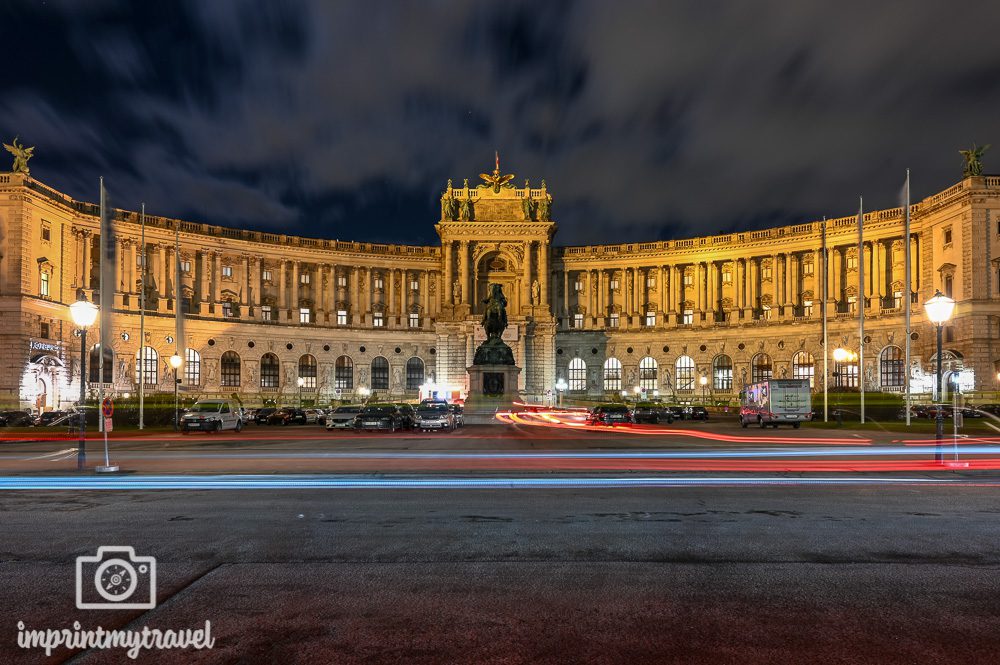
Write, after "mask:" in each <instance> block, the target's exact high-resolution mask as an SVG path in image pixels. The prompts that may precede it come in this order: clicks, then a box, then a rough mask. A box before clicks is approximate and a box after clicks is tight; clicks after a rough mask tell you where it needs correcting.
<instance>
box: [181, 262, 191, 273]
mask: <svg viewBox="0 0 1000 665" xmlns="http://www.w3.org/2000/svg"><path fill="white" fill-rule="evenodd" d="M181 272H182V273H184V274H185V275H189V274H191V262H190V261H181Z"/></svg>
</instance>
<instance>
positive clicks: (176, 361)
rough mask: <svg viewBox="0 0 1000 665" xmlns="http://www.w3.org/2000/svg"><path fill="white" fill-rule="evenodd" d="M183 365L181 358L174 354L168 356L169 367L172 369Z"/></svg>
mask: <svg viewBox="0 0 1000 665" xmlns="http://www.w3.org/2000/svg"><path fill="white" fill-rule="evenodd" d="M183 363H184V359H183V358H181V357H180V356H179V355H177V354H176V353H175V354H174V355H172V356H170V366H171V367H173V368H174V369H178V368H179V367H180V366H181V364H183Z"/></svg>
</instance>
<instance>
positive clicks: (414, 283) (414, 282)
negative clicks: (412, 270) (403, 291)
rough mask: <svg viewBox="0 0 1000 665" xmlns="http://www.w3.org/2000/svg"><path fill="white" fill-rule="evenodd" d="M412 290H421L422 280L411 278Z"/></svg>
mask: <svg viewBox="0 0 1000 665" xmlns="http://www.w3.org/2000/svg"><path fill="white" fill-rule="evenodd" d="M410 290H411V291H419V290H420V282H418V281H417V280H415V279H411V280H410Z"/></svg>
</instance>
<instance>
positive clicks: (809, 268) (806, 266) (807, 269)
mask: <svg viewBox="0 0 1000 665" xmlns="http://www.w3.org/2000/svg"><path fill="white" fill-rule="evenodd" d="M802 274H803V275H811V274H813V264H811V263H803V264H802Z"/></svg>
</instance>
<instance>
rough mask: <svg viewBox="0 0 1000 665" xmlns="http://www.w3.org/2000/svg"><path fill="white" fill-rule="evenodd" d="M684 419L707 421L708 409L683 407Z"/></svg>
mask: <svg viewBox="0 0 1000 665" xmlns="http://www.w3.org/2000/svg"><path fill="white" fill-rule="evenodd" d="M684 417H685V418H687V419H689V420H708V409H706V408H705V407H703V406H685V407H684Z"/></svg>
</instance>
